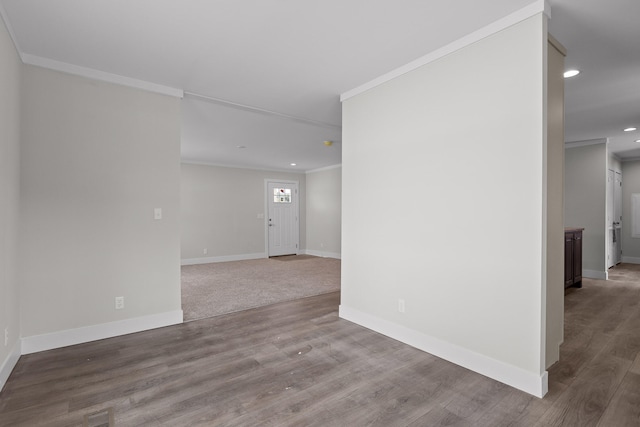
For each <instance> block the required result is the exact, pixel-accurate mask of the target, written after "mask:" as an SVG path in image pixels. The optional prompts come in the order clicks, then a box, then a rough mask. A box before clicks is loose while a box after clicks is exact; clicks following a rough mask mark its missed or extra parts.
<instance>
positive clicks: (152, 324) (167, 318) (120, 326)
mask: <svg viewBox="0 0 640 427" xmlns="http://www.w3.org/2000/svg"><path fill="white" fill-rule="evenodd" d="M182 321H183V315H182V310H175V311H167V312H165V313H159V314H152V315H150V316H141V317H134V318H132V319H125V320H118V321H115V322H108V323H101V324H99V325H92V326H84V327H81V328H76V329H67V330H64V331H58V332H52V333H49V334H43V335H34V336H31V337H26V338H22V354H30V353H37V352H39V351H45V350H51V349H54V348H60V347H67V346H70V345H75V344H82V343H86V342H90V341H96V340H101V339H105V338H111V337H117V336H120V335H127V334H132V333H134V332H142V331H147V330H149V329H155V328H162V327H164V326H171V325H177V324H180V323H182Z"/></svg>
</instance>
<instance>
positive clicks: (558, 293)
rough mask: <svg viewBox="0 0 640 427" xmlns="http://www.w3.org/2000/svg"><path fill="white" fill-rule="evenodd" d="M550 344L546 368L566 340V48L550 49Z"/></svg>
mask: <svg viewBox="0 0 640 427" xmlns="http://www.w3.org/2000/svg"><path fill="white" fill-rule="evenodd" d="M547 51H548V53H547V68H548V73H547V93H548V97H547V132H548V134H547V151H546V156H545V157H546V174H545V175H546V178H547V180H546V181H547V182H546V190H547V191H546V203H545V205H546V218H545V219H544V220H543V224H544V225H545V228H546V241H545V244H544V253H545V254H546V260H545V263H546V271H547V276H546V314H547V316H546V325H545V329H546V343H545V368H548V367H550V366H551V365H552V364H554V363H555V362H557V361H558V360H559V359H560V344H562V342H563V341H564V245H565V242H564V76H563V74H564V55H565V50H564V48H563V47H562V46H561V45H560V44H559V43H558V42H556V41H555V40H552V41H551V42H550V43H549V46H548V49H547Z"/></svg>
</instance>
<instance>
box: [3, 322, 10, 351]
mask: <svg viewBox="0 0 640 427" xmlns="http://www.w3.org/2000/svg"><path fill="white" fill-rule="evenodd" d="M7 345H9V327H8V326H7V327H6V328H4V346H5V347H6V346H7Z"/></svg>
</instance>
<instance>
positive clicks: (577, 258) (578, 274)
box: [564, 228, 584, 289]
mask: <svg viewBox="0 0 640 427" xmlns="http://www.w3.org/2000/svg"><path fill="white" fill-rule="evenodd" d="M582 230H584V228H565V230H564V287H565V289H566V288H568V287H569V286H576V287H578V288H581V287H582Z"/></svg>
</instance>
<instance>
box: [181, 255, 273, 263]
mask: <svg viewBox="0 0 640 427" xmlns="http://www.w3.org/2000/svg"><path fill="white" fill-rule="evenodd" d="M266 257H267V254H266V253H264V252H259V253H256V254H239V255H223V256H212V257H207V258H185V259H183V260H180V265H196V264H211V263H214V262H229V261H245V260H248V259H261V258H266Z"/></svg>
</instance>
